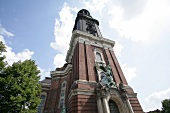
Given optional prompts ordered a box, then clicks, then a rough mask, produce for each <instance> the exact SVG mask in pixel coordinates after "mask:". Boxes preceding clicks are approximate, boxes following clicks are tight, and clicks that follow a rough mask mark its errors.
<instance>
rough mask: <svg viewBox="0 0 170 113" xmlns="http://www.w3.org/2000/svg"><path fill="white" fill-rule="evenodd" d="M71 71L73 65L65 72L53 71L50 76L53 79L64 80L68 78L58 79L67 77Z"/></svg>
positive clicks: (69, 65)
mask: <svg viewBox="0 0 170 113" xmlns="http://www.w3.org/2000/svg"><path fill="white" fill-rule="evenodd" d="M71 70H72V65H71V64H68V65H67V67H66V68H65V69H64V70H63V71H51V72H50V75H51V77H55V78H64V77H66V76H63V77H57V76H61V75H67V74H68V73H69V72H70V71H71ZM52 79H53V78H52Z"/></svg>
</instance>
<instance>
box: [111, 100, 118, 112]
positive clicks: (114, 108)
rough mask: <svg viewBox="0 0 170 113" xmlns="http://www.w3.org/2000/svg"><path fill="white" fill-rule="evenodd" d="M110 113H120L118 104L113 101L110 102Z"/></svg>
mask: <svg viewBox="0 0 170 113" xmlns="http://www.w3.org/2000/svg"><path fill="white" fill-rule="evenodd" d="M109 108H110V113H120V112H119V108H118V106H117V104H116V103H115V102H114V101H113V100H109Z"/></svg>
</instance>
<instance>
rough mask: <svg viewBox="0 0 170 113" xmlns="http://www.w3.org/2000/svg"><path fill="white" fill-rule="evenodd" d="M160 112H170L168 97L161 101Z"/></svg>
mask: <svg viewBox="0 0 170 113" xmlns="http://www.w3.org/2000/svg"><path fill="white" fill-rule="evenodd" d="M161 113H170V99H165V100H163V101H162V111H161Z"/></svg>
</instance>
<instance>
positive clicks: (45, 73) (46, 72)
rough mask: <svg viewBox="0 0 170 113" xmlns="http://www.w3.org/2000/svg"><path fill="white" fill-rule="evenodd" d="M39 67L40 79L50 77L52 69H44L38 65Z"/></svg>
mask: <svg viewBox="0 0 170 113" xmlns="http://www.w3.org/2000/svg"><path fill="white" fill-rule="evenodd" d="M38 69H39V70H40V74H39V76H40V81H42V80H44V79H45V77H50V70H51V69H48V70H45V69H42V68H40V67H38Z"/></svg>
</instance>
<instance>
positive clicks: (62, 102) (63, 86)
mask: <svg viewBox="0 0 170 113" xmlns="http://www.w3.org/2000/svg"><path fill="white" fill-rule="evenodd" d="M66 85H67V83H66V81H64V82H63V83H62V84H61V92H60V102H59V106H58V107H59V108H60V109H65V92H66Z"/></svg>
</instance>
